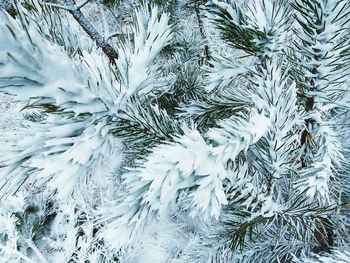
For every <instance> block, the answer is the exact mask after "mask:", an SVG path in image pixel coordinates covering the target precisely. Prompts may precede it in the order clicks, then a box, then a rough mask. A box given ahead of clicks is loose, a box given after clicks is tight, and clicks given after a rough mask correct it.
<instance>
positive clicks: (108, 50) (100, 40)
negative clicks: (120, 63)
mask: <svg viewBox="0 0 350 263" xmlns="http://www.w3.org/2000/svg"><path fill="white" fill-rule="evenodd" d="M89 1H90V0H85V1H83V2H82V3H80V4H76V2H75V0H64V2H65V5H56V4H52V3H49V4H48V5H50V6H52V7H56V8H60V9H64V10H66V11H68V12H69V13H70V14H71V15H72V16H73V18H74V19H75V21H77V22H78V24H79V25H80V26H81V27H82V28H83V30H84V31H85V32H86V33H87V34H88V35H89V37H90V38H91V39H92V40H93V41H95V43H96V45H97V46H98V47H100V48H101V49H102V50H103V52H104V53H105V54H106V55H107V57H108V58H109V60H110V62H111V63H112V64H115V60H116V59H118V53H117V51H115V49H114V48H113V47H112V46H111V45H110V44H108V42H107V40H106V39H104V37H103V36H102V35H101V34H100V33H99V32H97V30H96V29H95V28H94V26H93V25H92V24H91V23H90V21H89V20H88V19H87V18H86V17H85V16H84V14H83V13H82V12H81V11H80V9H81V8H82V7H83V6H84V5H86V4H87V3H88V2H89Z"/></svg>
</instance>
